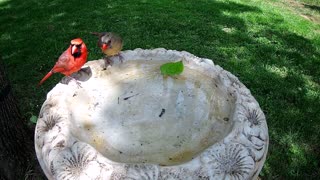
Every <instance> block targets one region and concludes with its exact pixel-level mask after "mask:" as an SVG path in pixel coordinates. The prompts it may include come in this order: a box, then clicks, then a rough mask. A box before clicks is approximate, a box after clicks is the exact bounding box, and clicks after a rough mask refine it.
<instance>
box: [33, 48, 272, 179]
mask: <svg viewBox="0 0 320 180" xmlns="http://www.w3.org/2000/svg"><path fill="white" fill-rule="evenodd" d="M122 56H123V63H120V61H118V59H117V58H116V57H115V58H114V64H113V65H112V66H109V67H108V68H107V69H105V68H104V61H103V60H95V61H89V62H88V63H86V65H85V66H84V69H83V70H81V71H80V72H79V73H77V74H75V75H74V76H76V78H78V79H79V80H80V82H81V86H82V87H79V86H78V85H77V84H76V83H75V81H70V82H66V81H67V79H66V78H64V79H63V80H62V81H61V82H60V83H58V84H57V85H56V86H55V87H54V88H53V89H52V90H51V91H50V92H49V93H48V95H47V99H46V101H45V102H44V104H43V106H42V108H41V111H40V114H39V119H38V122H37V125H36V131H35V150H36V153H37V157H38V160H39V162H40V165H41V167H42V169H43V171H44V173H45V174H46V176H47V177H48V179H65V180H70V179H136V180H140V179H219V180H220V179H256V178H257V177H258V175H259V172H260V171H261V168H262V166H263V163H264V161H265V158H266V154H267V149H268V143H269V138H268V129H267V123H266V119H265V116H264V114H263V112H262V110H261V109H260V107H259V104H258V102H257V101H256V100H255V99H254V97H253V96H252V95H251V93H250V91H249V90H248V89H247V88H246V87H245V86H244V85H243V84H242V83H241V82H240V81H239V80H238V78H237V77H235V76H234V75H232V74H231V73H230V72H228V71H225V70H223V69H222V68H221V67H219V66H217V65H214V64H213V62H212V60H209V59H203V58H198V57H196V56H194V55H192V54H190V53H188V52H184V51H182V52H179V51H174V50H166V49H162V48H159V49H153V50H143V49H136V50H132V51H131V50H129V51H124V52H122ZM180 60H182V61H183V64H184V71H183V72H182V74H180V75H177V76H173V77H170V76H169V77H164V76H163V75H161V72H160V66H161V65H162V64H164V63H167V62H176V61H180Z"/></svg>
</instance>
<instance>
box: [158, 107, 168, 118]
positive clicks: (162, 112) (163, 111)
mask: <svg viewBox="0 0 320 180" xmlns="http://www.w3.org/2000/svg"><path fill="white" fill-rule="evenodd" d="M165 112H166V110H165V109H162V110H161V113H160V115H159V117H162V115H163V114H164V113H165Z"/></svg>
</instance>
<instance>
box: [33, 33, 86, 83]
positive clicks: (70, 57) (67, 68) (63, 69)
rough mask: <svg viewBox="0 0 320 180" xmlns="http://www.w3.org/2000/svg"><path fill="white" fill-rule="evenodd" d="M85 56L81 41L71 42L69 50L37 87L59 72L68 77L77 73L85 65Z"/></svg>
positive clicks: (84, 47)
mask: <svg viewBox="0 0 320 180" xmlns="http://www.w3.org/2000/svg"><path fill="white" fill-rule="evenodd" d="M87 55H88V51H87V47H86V45H85V44H84V42H83V41H82V39H80V38H77V39H73V40H71V42H70V46H69V48H68V49H67V50H66V51H64V52H63V53H62V54H61V56H60V57H59V59H58V61H57V62H56V64H55V65H54V66H53V68H52V69H51V71H50V72H49V73H48V74H47V75H46V76H45V77H44V78H43V79H42V80H41V81H40V83H39V86H40V85H41V84H42V83H43V82H44V81H45V80H46V79H48V78H49V77H50V76H51V75H52V74H53V73H57V72H59V73H61V74H64V75H66V76H70V75H71V74H72V73H74V72H77V71H79V70H80V69H81V67H82V66H83V65H84V64H85V63H86V61H87Z"/></svg>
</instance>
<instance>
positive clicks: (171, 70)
mask: <svg viewBox="0 0 320 180" xmlns="http://www.w3.org/2000/svg"><path fill="white" fill-rule="evenodd" d="M160 71H161V74H162V75H164V76H173V75H179V74H181V73H182V71H183V63H182V60H181V61H178V62H170V63H165V64H162V65H161V66H160Z"/></svg>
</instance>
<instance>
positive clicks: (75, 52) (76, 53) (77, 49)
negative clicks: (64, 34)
mask: <svg viewBox="0 0 320 180" xmlns="http://www.w3.org/2000/svg"><path fill="white" fill-rule="evenodd" d="M71 54H72V56H73V57H76V58H78V57H80V55H81V44H78V45H75V44H71Z"/></svg>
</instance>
